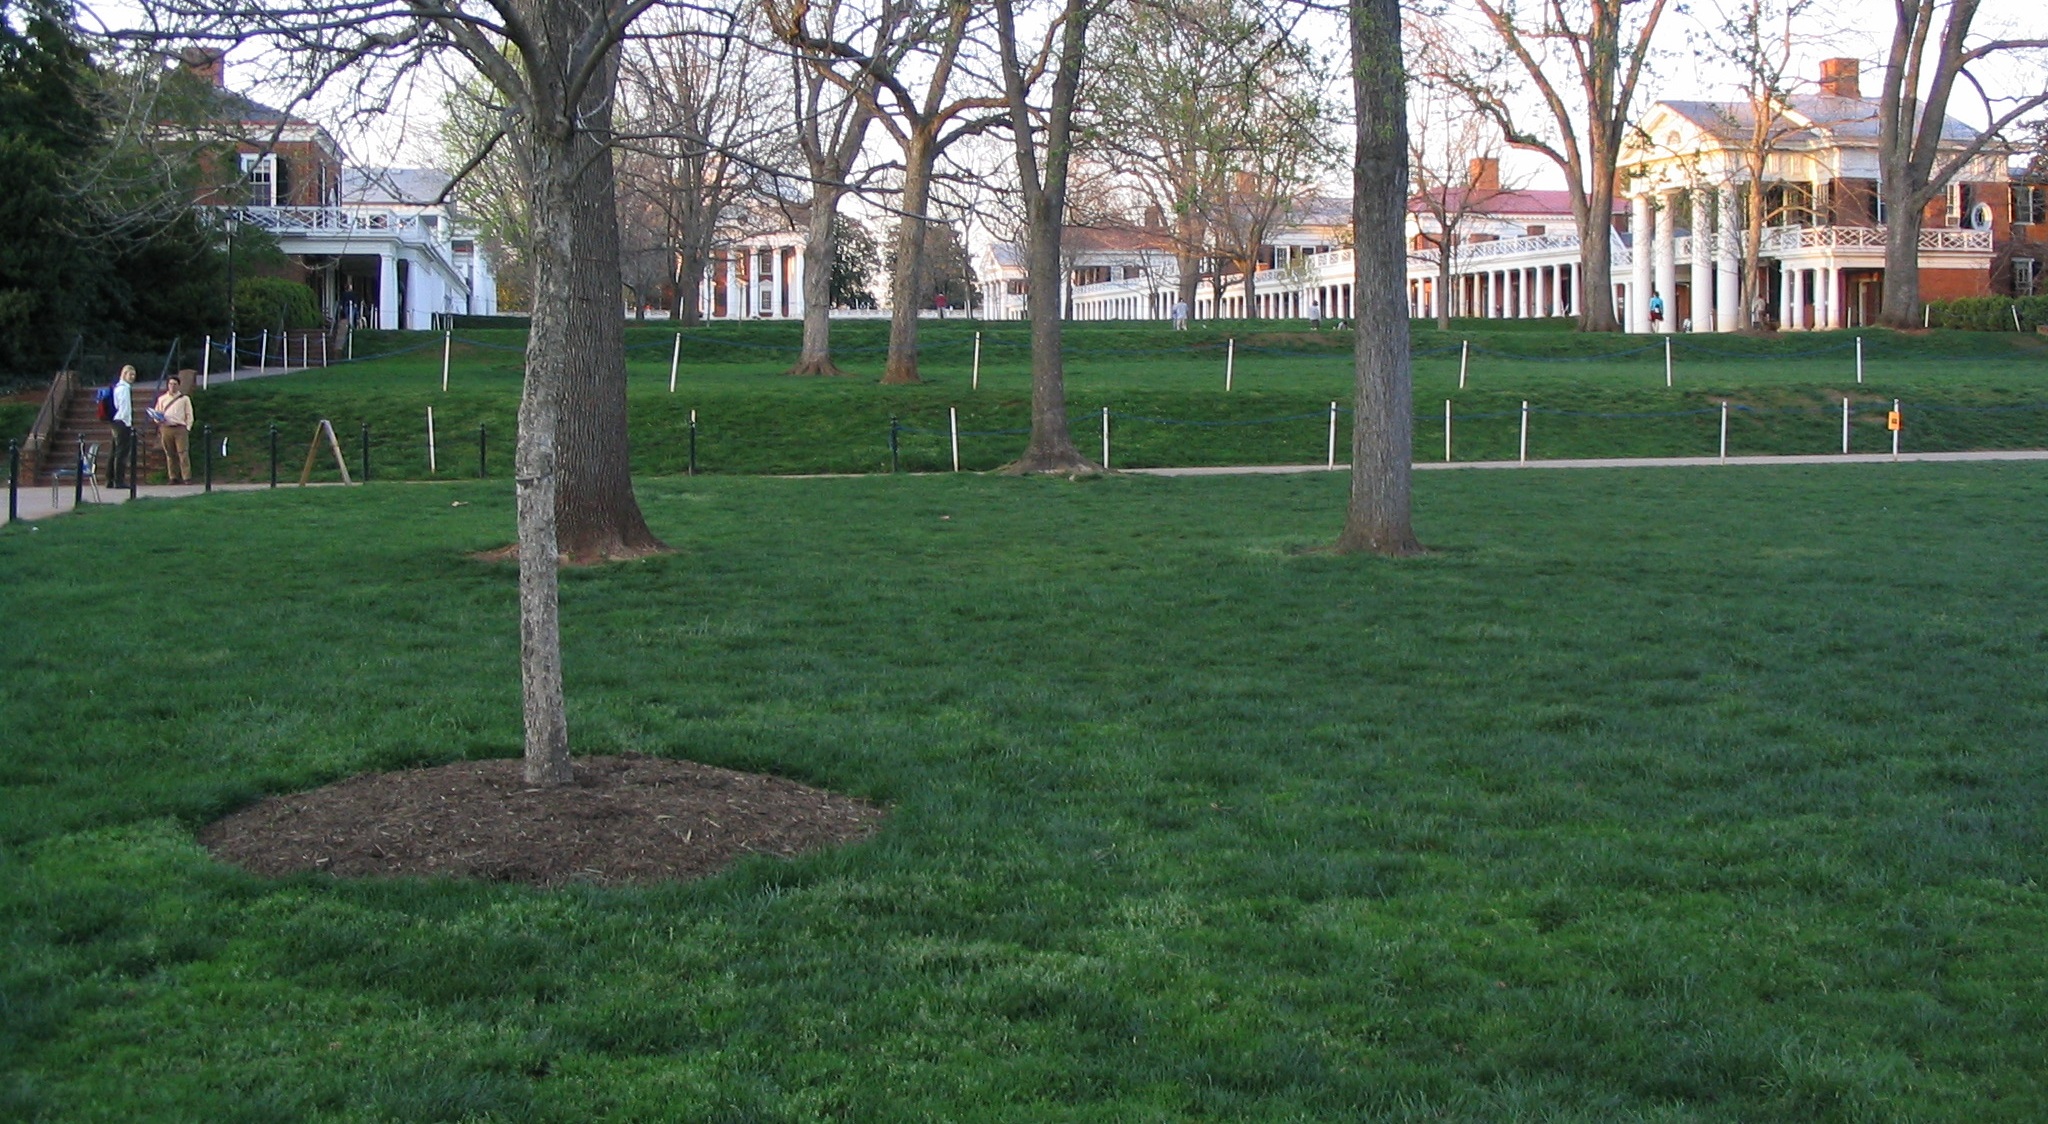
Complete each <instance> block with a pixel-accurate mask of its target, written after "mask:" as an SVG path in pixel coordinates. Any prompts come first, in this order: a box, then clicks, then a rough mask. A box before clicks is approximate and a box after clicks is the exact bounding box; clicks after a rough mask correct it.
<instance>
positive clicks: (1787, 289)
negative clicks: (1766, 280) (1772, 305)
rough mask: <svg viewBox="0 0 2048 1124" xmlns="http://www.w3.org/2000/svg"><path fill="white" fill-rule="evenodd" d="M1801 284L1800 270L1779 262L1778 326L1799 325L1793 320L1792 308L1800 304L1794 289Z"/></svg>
mask: <svg viewBox="0 0 2048 1124" xmlns="http://www.w3.org/2000/svg"><path fill="white" fill-rule="evenodd" d="M1798 285H1799V271H1798V270H1795V269H1793V268H1792V267H1791V266H1790V265H1788V264H1786V263H1785V262H1782V261H1781V262H1779V263H1778V327H1779V328H1782V329H1791V328H1794V327H1797V325H1796V324H1794V323H1793V322H1792V310H1793V309H1794V308H1797V307H1798V305H1799V302H1798V299H1797V296H1796V294H1795V292H1794V290H1795V289H1796V288H1797V287H1798Z"/></svg>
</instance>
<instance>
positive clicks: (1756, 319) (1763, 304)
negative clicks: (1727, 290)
mask: <svg viewBox="0 0 2048 1124" xmlns="http://www.w3.org/2000/svg"><path fill="white" fill-rule="evenodd" d="M1770 308H1771V305H1770V302H1769V301H1766V300H1765V299H1764V295H1763V294H1762V293H1758V294H1757V295H1756V299H1755V300H1752V301H1750V302H1749V326H1750V327H1752V328H1756V329H1758V330H1762V328H1763V326H1764V313H1766V312H1768V311H1770Z"/></svg>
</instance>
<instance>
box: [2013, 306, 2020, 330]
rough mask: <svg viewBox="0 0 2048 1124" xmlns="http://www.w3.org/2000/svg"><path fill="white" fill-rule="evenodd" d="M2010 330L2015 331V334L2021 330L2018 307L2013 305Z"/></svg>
mask: <svg viewBox="0 0 2048 1124" xmlns="http://www.w3.org/2000/svg"><path fill="white" fill-rule="evenodd" d="M2012 330H2013V331H2015V332H2017V331H2020V330H2021V328H2020V306H2019V305H2013V306H2012Z"/></svg>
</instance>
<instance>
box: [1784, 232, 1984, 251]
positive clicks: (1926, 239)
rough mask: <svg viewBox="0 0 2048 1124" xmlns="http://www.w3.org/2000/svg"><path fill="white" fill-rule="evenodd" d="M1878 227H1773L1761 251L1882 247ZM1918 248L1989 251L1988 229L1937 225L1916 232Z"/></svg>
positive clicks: (1869, 248)
mask: <svg viewBox="0 0 2048 1124" xmlns="http://www.w3.org/2000/svg"><path fill="white" fill-rule="evenodd" d="M1885 241H1886V238H1885V228H1884V227H1881V226H1774V227H1771V228H1769V229H1767V230H1765V231H1764V236H1763V241H1762V243H1761V245H1762V248H1763V251H1764V252H1765V253H1770V252H1772V251H1776V252H1778V253H1785V252H1787V251H1790V250H1803V249H1842V250H1882V249H1884V247H1885ZM1920 249H1922V250H1923V251H1925V250H1934V251H1949V252H1960V253H1985V254H1988V253H1990V252H1991V232H1990V231H1988V230H1954V229H1949V228H1945V227H1944V228H1940V229H1936V230H1922V231H1921V232H1920Z"/></svg>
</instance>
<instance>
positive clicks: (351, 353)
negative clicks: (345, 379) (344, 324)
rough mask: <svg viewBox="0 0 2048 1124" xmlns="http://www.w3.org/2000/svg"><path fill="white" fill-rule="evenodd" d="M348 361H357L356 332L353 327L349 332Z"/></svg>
mask: <svg viewBox="0 0 2048 1124" xmlns="http://www.w3.org/2000/svg"><path fill="white" fill-rule="evenodd" d="M348 361H349V362H351V363H353V362H355V361H356V330H355V328H354V327H353V326H351V327H350V328H349V330H348Z"/></svg>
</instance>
